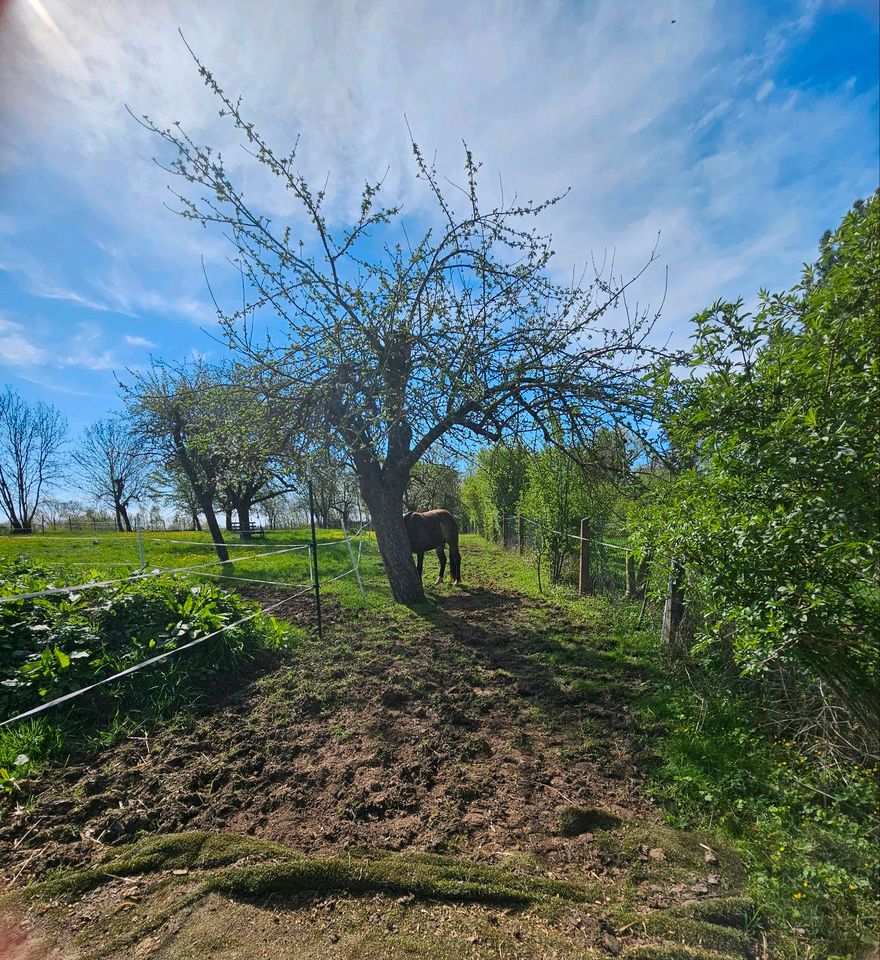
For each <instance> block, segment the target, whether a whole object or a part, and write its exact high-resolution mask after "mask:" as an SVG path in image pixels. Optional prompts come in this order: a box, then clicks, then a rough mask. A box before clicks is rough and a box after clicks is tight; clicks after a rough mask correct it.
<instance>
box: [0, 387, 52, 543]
mask: <svg viewBox="0 0 880 960" xmlns="http://www.w3.org/2000/svg"><path fill="white" fill-rule="evenodd" d="M66 436H67V421H66V420H65V419H64V417H63V416H62V414H61V412H60V411H59V410H57V409H56V408H55V407H53V406H52V405H51V404H48V403H42V402H37V403H28V402H27V401H26V400H23V399H22V398H21V397H20V396H19V395H18V394H17V393H16V392H15V391H14V390H13V389H12V388H11V387H6V389H5V390H4V391H3V392H2V393H0V507H2V509H3V512H4V513H5V514H6V516H7V518H8V519H9V524H10V526H11V527H12V529H13V530H14V531H15V532H17V533H24V532H30V530H31V523H32V521H33V518H34V515H35V514H36V512H37V509H38V508H39V506H40V500H41V498H42V497H43V495H44V493H45V491H46V490H47V488H48V487H49V486H50V485H51V484H52V483H53V482H54V481H56V480H58V479H60V477H61V458H60V453H61V448H62V446H63V444H64V441H65V439H66Z"/></svg>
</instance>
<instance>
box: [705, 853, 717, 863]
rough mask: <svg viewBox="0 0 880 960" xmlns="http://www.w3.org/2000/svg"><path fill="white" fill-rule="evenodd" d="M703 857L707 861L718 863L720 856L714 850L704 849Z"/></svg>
mask: <svg viewBox="0 0 880 960" xmlns="http://www.w3.org/2000/svg"><path fill="white" fill-rule="evenodd" d="M703 859H704V860H705V861H706V863H718V856H717V854H716V853H715V851H714V850H704V851H703Z"/></svg>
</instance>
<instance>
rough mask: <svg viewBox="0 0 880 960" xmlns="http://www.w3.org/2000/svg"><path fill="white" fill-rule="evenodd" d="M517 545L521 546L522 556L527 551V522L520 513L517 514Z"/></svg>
mask: <svg viewBox="0 0 880 960" xmlns="http://www.w3.org/2000/svg"><path fill="white" fill-rule="evenodd" d="M516 519H517V521H518V523H517V530H516V535H517V545H518V546H519V553H520V556H522V554H523V553H524V552H525V549H526V522H525V520H524V519H523V515H522V514H521V513H520V514H518V515H517V518H516Z"/></svg>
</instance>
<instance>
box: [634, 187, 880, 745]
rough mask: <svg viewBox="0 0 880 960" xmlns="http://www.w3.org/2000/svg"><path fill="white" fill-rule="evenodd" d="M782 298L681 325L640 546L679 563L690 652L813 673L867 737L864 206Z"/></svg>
mask: <svg viewBox="0 0 880 960" xmlns="http://www.w3.org/2000/svg"><path fill="white" fill-rule="evenodd" d="M823 249H824V251H825V253H824V255H823V258H822V260H820V263H819V265H817V266H816V267H808V268H806V269H805V272H804V277H803V280H802V282H801V284H800V285H799V286H797V287H796V288H795V289H794V290H792V291H791V292H790V293H788V294H785V295H774V296H771V295H769V294H767V293H766V292H765V293H762V294H761V300H760V308H759V309H758V311H757V312H756V314H755V315H754V316H752V315H750V314H749V313H746V312H745V311H744V309H743V305H742V302H741V301H740V302H737V303H722V302H718V303H716V304H715V305H714V306H713V307H712V308H710V309H709V310H707V311H705V312H704V313H702V314H700V315H699V316H698V317H696V318H695V322H696V333H695V335H694V341H695V342H694V348H693V352H692V356H691V359H690V375H689V376H687V377H685V378H683V379H676V378H674V377H672V376H671V374H667V376H666V378H665V381H664V382H663V383H662V384H661V386H662V387H663V388H664V390H665V392H666V396H667V417H666V423H665V428H666V432H667V434H668V437H669V439H670V441H671V445H672V449H673V452H674V456H675V458H676V461H677V469H676V470H675V471H674V473H673V476H672V478H671V480H670V482H669V483H664V484H657V485H655V486H654V488H653V491H654V495H653V497H652V498H651V503H650V505H649V506H647V507H646V508H644V509H643V510H642V511H641V517H640V538H641V539H642V541H643V542H644V543H645V544H648V545H652V546H656V547H658V548H659V551H660V552H662V553H663V554H665V555H666V556H670V557H677V558H679V559H681V560H684V561H685V563H686V565H687V568H688V570H689V577H690V583H691V586H692V587H693V588H695V589H696V590H697V592H698V594H699V596H700V598H701V603H702V607H703V611H702V612H703V615H704V622H705V625H706V629H705V630H704V631H703V635H702V643H703V645H704V646H705V645H707V644H713V643H716V642H717V641H719V640H725V642H729V643H730V645H731V649H732V654H733V657H734V659H735V660H736V662H737V663H738V664H739V666H740V668H741V669H742V670H743V671H744V672H745V673H747V674H750V675H753V676H759V677H760V676H762V675H769V674H771V673H772V672H773V671H774V670H776V669H777V668H780V667H782V668H784V669H789V670H794V671H795V672H796V674H797V675H798V676H799V677H800V678H802V679H803V681H805V682H806V683H816V682H817V681H818V682H820V683H821V684H822V685H823V687H824V689H825V690H826V691H827V692H828V693H829V694H830V695H831V696H832V697H833V698H834V699H835V700H836V701H838V702H841V703H844V704H845V705H846V706H847V708H848V710H849V711H850V716H851V717H852V718H853V719H854V720H855V721H856V722H857V723H859V724H860V725H861V734H862V737H865V736H867V737H870V731H871V729H872V727H873V726H874V725H875V724H876V719H877V704H878V702H880V692H878V677H880V651H878V635H880V590H878V564H877V548H876V537H877V520H878V500H877V478H878V476H880V448H878V435H877V427H878V420H877V417H878V414H877V411H878V410H880V353H878V336H880V328H878V303H880V199H878V197H877V196H876V195H875V196H874V197H872V198H871V199H870V200H869V201H867V202H866V203H864V204H860V205H857V206H856V208H855V209H853V210H852V211H851V212H850V213H849V214H848V215H847V216H846V217H845V218H844V220H843V222H842V223H841V225H840V228H839V229H838V230H837V232H836V233H835V234H833V235H832V236H830V237H828V238H826V240H825V241H823Z"/></svg>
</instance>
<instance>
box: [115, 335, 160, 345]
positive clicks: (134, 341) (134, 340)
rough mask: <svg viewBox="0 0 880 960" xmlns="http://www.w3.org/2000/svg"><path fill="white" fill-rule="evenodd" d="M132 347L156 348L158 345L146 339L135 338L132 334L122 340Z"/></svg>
mask: <svg viewBox="0 0 880 960" xmlns="http://www.w3.org/2000/svg"><path fill="white" fill-rule="evenodd" d="M122 339H123V340H124V341H125V342H126V343H127V344H128V345H129V346H130V347H155V346H156V344H155V343H153V341H152V340H147V338H146V337H133V336H131V335H130V334H126V335H125V336H124V337H123V338H122Z"/></svg>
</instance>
